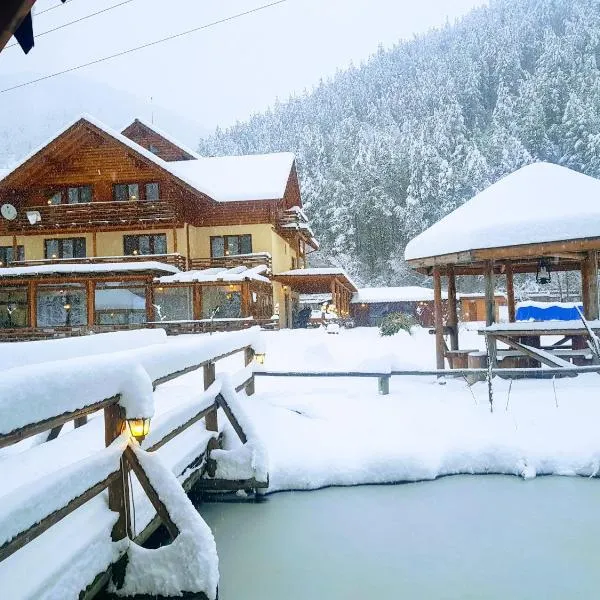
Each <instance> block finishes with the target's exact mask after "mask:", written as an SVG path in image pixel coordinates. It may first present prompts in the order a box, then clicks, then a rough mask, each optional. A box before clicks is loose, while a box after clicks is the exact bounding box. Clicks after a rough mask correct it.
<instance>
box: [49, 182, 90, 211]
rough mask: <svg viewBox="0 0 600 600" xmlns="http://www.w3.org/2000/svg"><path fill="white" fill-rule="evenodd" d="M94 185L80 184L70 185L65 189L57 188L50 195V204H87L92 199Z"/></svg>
mask: <svg viewBox="0 0 600 600" xmlns="http://www.w3.org/2000/svg"><path fill="white" fill-rule="evenodd" d="M92 195H93V192H92V186H91V185H79V186H72V187H68V188H66V189H64V190H55V191H53V192H52V193H51V195H50V196H49V197H48V204H49V205H50V206H56V205H57V204H86V203H88V202H91V201H92Z"/></svg>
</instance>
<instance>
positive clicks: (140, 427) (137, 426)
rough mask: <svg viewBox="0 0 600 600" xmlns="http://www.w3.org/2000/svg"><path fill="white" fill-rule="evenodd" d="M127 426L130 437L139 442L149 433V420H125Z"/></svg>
mask: <svg viewBox="0 0 600 600" xmlns="http://www.w3.org/2000/svg"><path fill="white" fill-rule="evenodd" d="M127 425H128V427H129V431H130V432H131V435H132V436H133V437H134V438H135V439H136V440H137V441H138V442H141V441H142V440H143V439H144V438H145V437H146V436H147V435H148V432H149V431H150V419H127Z"/></svg>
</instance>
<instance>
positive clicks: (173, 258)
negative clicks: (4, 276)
mask: <svg viewBox="0 0 600 600" xmlns="http://www.w3.org/2000/svg"><path fill="white" fill-rule="evenodd" d="M148 261H152V262H159V263H163V264H167V265H171V266H173V267H177V268H178V269H180V270H181V271H185V270H186V258H185V256H182V255H181V254H136V255H130V256H86V257H85V258H41V259H37V260H19V261H14V262H11V263H9V264H8V265H7V266H8V267H33V266H40V265H57V264H58V265H61V264H79V265H90V264H106V263H131V262H148Z"/></svg>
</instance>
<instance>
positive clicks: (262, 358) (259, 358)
mask: <svg viewBox="0 0 600 600" xmlns="http://www.w3.org/2000/svg"><path fill="white" fill-rule="evenodd" d="M265 357H266V354H265V353H264V352H257V353H256V354H255V355H254V360H255V361H256V362H257V363H258V364H259V365H264V364H265Z"/></svg>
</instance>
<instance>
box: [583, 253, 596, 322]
mask: <svg viewBox="0 0 600 600" xmlns="http://www.w3.org/2000/svg"><path fill="white" fill-rule="evenodd" d="M581 296H582V298H583V312H584V315H585V318H586V319H589V320H590V321H593V320H595V319H597V318H598V255H597V254H596V251H595V250H591V251H589V252H586V256H585V258H584V260H583V262H582V263H581Z"/></svg>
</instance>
